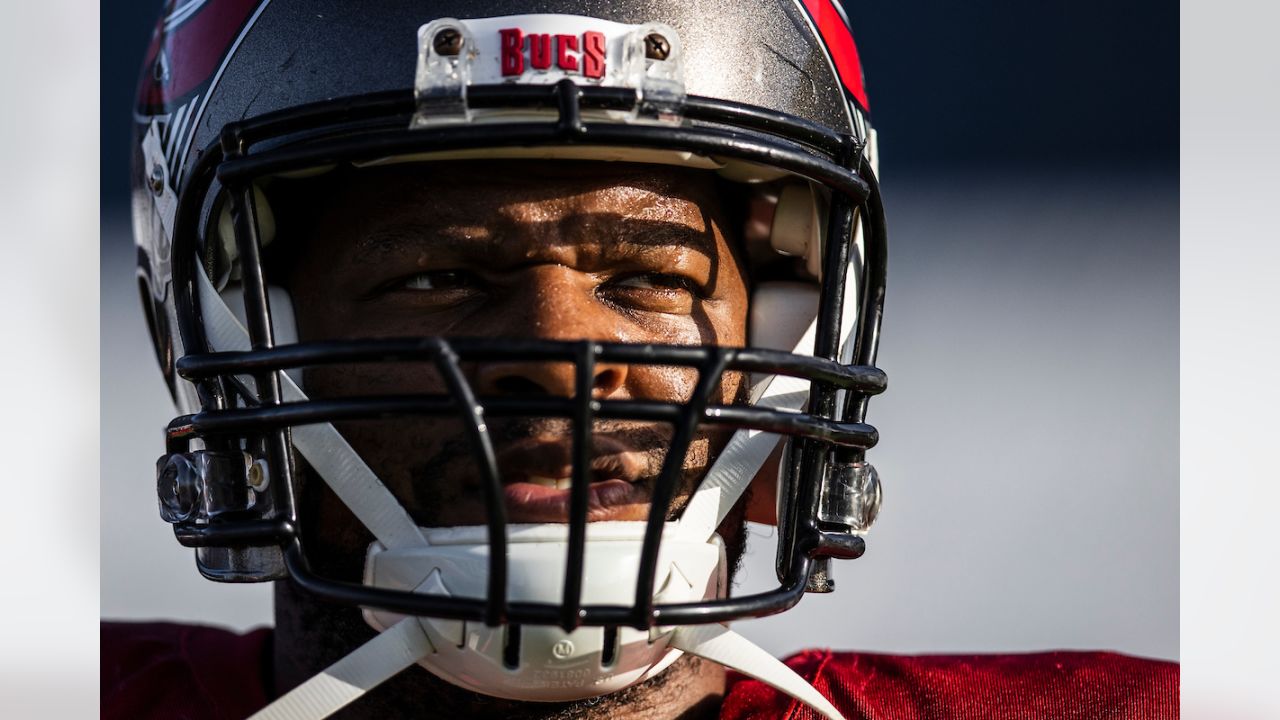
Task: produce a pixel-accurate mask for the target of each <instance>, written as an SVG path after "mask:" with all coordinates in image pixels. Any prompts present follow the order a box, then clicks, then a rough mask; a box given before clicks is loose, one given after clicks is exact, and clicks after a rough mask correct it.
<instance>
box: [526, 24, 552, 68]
mask: <svg viewBox="0 0 1280 720" xmlns="http://www.w3.org/2000/svg"><path fill="white" fill-rule="evenodd" d="M529 64H530V65H532V66H533V69H534V70H546V69H548V68H550V67H551V36H550V35H548V34H547V33H537V34H534V35H530V36H529Z"/></svg>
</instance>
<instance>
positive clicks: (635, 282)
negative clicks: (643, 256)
mask: <svg viewBox="0 0 1280 720" xmlns="http://www.w3.org/2000/svg"><path fill="white" fill-rule="evenodd" d="M612 284H613V285H615V286H616V287H627V288H637V289H640V290H683V291H685V292H687V293H691V294H694V295H697V294H698V293H699V291H700V290H701V288H699V287H698V284H697V283H696V282H694V281H693V280H691V279H689V278H687V277H684V276H681V275H669V274H667V273H641V274H638V275H628V276H626V277H623V278H619V279H617V280H614V281H613V283H612Z"/></svg>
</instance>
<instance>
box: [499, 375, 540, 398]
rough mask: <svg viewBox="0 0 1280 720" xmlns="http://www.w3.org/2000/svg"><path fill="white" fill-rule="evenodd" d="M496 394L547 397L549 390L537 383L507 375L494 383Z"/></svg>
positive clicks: (525, 378) (517, 376)
mask: <svg viewBox="0 0 1280 720" xmlns="http://www.w3.org/2000/svg"><path fill="white" fill-rule="evenodd" d="M492 387H493V390H494V392H496V393H499V394H502V395H546V394H547V389H546V388H544V387H542V386H541V385H539V384H538V383H537V382H536V381H534V380H532V379H530V378H527V377H521V376H519V375H506V376H503V377H500V378H498V379H496V380H494V381H493V383H492Z"/></svg>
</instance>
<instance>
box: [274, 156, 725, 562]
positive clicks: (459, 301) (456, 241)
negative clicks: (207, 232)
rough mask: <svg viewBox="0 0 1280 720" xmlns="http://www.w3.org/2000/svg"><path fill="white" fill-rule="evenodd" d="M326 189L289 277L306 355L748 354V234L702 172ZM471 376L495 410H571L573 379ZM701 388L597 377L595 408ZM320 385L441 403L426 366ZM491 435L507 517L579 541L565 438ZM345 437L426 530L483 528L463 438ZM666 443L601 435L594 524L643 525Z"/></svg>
mask: <svg viewBox="0 0 1280 720" xmlns="http://www.w3.org/2000/svg"><path fill="white" fill-rule="evenodd" d="M314 184H315V186H316V187H314V188H312V189H310V190H308V191H307V194H306V195H305V196H304V197H301V198H295V199H294V202H293V203H292V205H293V206H294V207H295V208H298V207H301V209H303V210H305V211H308V212H309V213H310V214H311V215H312V216H313V217H315V218H316V220H315V222H314V223H312V224H311V226H310V227H309V228H305V234H306V238H305V242H301V243H299V242H296V240H293V239H291V240H290V241H289V242H288V245H289V246H290V247H291V248H293V250H292V254H293V259H291V260H289V263H288V265H287V268H286V270H285V272H286V277H285V278H284V282H285V284H286V285H287V286H288V287H289V289H290V291H291V292H292V295H293V299H294V304H295V307H296V313H297V320H298V326H299V332H300V335H301V337H302V339H303V340H316V339H334V338H358V337H392V336H419V335H443V336H452V337H460V336H470V337H488V338H541V339H552V340H581V339H593V340H601V341H615V342H628V343H669V344H686V345H703V344H706V345H743V344H745V341H746V321H747V284H746V280H745V277H744V272H743V269H742V267H741V266H740V263H739V261H738V258H737V256H736V255H735V252H734V251H733V249H732V247H731V242H732V241H733V238H732V233H733V232H734V230H732V229H730V227H731V225H730V221H729V220H728V218H726V217H725V213H724V211H723V209H722V207H721V203H720V200H719V197H718V195H717V190H716V185H715V183H714V181H713V180H712V179H711V178H710V177H709V176H707V175H706V174H704V173H697V172H694V171H688V170H682V169H678V168H670V167H663V166H648V165H646V166H641V165H618V164H606V163H563V162H561V163H537V162H532V161H523V162H503V163H485V164H481V165H479V166H477V164H475V163H471V164H467V165H460V164H458V165H455V164H432V165H428V164H414V165H400V166H390V167H385V168H378V169H364V170H358V171H351V172H347V173H344V174H337V175H332V176H330V177H328V178H327V179H323V180H322V181H320V182H318V183H314ZM286 212H287V211H286ZM302 214H306V213H300V215H302ZM281 226H282V227H285V225H284V223H282V224H281ZM463 369H464V371H465V373H466V375H467V377H468V378H469V380H470V381H471V383H472V384H473V387H474V389H475V392H476V393H477V394H478V395H480V396H481V397H482V398H483V397H486V396H487V397H494V396H502V397H511V396H549V397H571V396H573V395H574V373H573V368H572V366H570V365H569V364H567V363H543V362H503V363H487V364H468V365H466V366H465V367H464V368H463ZM696 380H697V376H696V373H694V372H693V371H692V370H689V369H684V368H674V367H669V366H668V367H657V366H652V365H647V366H646V365H612V364H600V365H597V367H596V368H595V376H594V378H593V389H592V394H593V395H594V397H596V398H597V399H605V400H662V401H685V400H687V399H688V398H689V397H690V395H691V392H692V390H693V387H694V383H695V382H696ZM743 381H744V379H743V378H742V377H741V376H738V375H726V377H725V379H724V381H723V382H722V383H721V384H720V385H719V386H718V387H717V388H716V389H715V392H714V394H713V396H712V398H711V400H712V402H713V403H731V402H735V401H737V400H739V399H740V398H741V397H742V394H743V392H744V387H743V385H744V382H743ZM305 384H306V388H307V391H308V394H309V395H310V396H312V397H313V398H326V397H338V396H353V395H386V394H403V393H446V390H445V385H444V383H443V381H442V379H441V377H440V376H439V374H438V373H437V372H436V371H435V370H434V369H433V368H432V367H430V366H429V365H427V364H409V363H403V364H395V365H387V364H380V365H375V364H367V365H351V366H337V367H327V368H316V369H312V370H310V371H308V373H307V375H306V377H305ZM489 428H490V431H491V433H492V434H493V437H494V439H495V442H496V449H497V453H498V461H499V470H500V472H501V474H502V479H503V483H504V491H505V494H504V501H505V503H506V507H507V511H508V518H509V519H510V520H511V521H512V522H564V521H565V520H566V519H567V508H568V494H569V491H568V489H567V479H568V478H569V476H570V472H571V464H570V460H569V458H570V449H571V447H572V443H571V434H570V430H571V426H570V425H569V421H567V420H561V419H553V418H497V417H493V418H490V419H489ZM339 429H340V430H341V431H342V433H343V435H344V436H345V437H346V438H347V439H348V440H349V441H350V442H351V444H352V446H353V447H354V448H355V449H356V451H357V452H358V453H359V454H360V455H361V456H362V457H363V458H364V459H365V461H366V462H367V463H368V464H369V465H370V467H371V468H372V469H373V470H374V471H375V472H376V473H377V474H378V475H379V477H381V478H382V479H383V481H384V482H386V483H387V485H388V486H389V487H390V488H391V490H392V491H393V492H394V493H396V495H397V496H398V497H399V498H400V499H401V502H403V503H405V505H406V507H407V508H408V509H409V511H410V513H411V514H412V515H413V516H414V517H415V519H416V520H417V521H418V522H419V523H421V524H423V525H427V526H439V525H464V524H481V523H483V522H484V520H485V517H486V514H485V508H484V503H483V499H482V493H481V491H480V486H479V482H480V475H479V472H478V466H477V461H476V459H475V458H476V455H475V452H474V449H473V446H472V445H471V444H470V443H469V442H468V440H467V438H466V436H465V435H464V434H463V432H462V426H461V424H460V422H458V421H455V420H451V419H443V418H422V417H418V418H397V419H389V420H379V421H361V422H350V423H343V424H340V426H339ZM669 436H670V427H669V426H667V425H665V424H660V423H642V422H633V421H597V422H596V423H595V425H594V427H593V433H592V446H593V447H592V450H593V453H592V454H593V457H592V462H591V472H590V476H591V480H592V485H591V500H590V514H589V519H591V520H593V521H599V520H638V519H643V518H645V517H647V514H648V506H649V498H650V496H651V493H652V489H653V482H654V480H655V478H656V476H657V474H658V472H659V468H660V467H661V464H662V461H663V457H664V455H665V450H666V447H667V444H668V438H669ZM725 439H726V434H725V433H722V432H713V431H704V432H701V433H700V434H699V435H698V436H697V439H696V440H695V442H694V443H693V446H692V447H691V448H690V450H689V452H688V453H687V455H686V457H685V461H684V477H683V480H682V484H681V487H680V489H679V491H678V493H677V498H676V500H675V502H674V503H673V505H672V509H671V513H675V512H678V509H679V508H680V507H681V505H682V503H683V501H684V500H685V499H686V498H687V496H688V494H689V493H690V491H691V489H692V486H693V485H694V484H695V483H696V481H697V480H698V479H699V478H700V477H701V476H702V474H703V473H704V472H705V470H706V468H707V467H708V465H709V462H710V461H711V460H712V459H713V457H714V455H715V453H716V452H717V450H718V449H719V447H720V446H722V444H723V441H724V440H725ZM318 504H319V507H318V510H319V512H320V513H321V522H320V525H321V526H322V527H327V528H337V527H343V528H348V527H349V526H351V525H352V523H353V521H351V520H350V518H348V517H347V516H346V515H345V510H344V509H343V508H341V506H340V504H339V503H338V501H337V500H336V499H334V498H332V497H330V496H327V495H323V496H320V500H319V502H318ZM326 534H328V531H327V530H326ZM352 540H354V538H352Z"/></svg>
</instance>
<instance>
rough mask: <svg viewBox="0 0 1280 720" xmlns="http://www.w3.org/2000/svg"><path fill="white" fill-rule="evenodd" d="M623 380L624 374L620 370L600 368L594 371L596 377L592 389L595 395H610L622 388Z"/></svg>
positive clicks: (624, 378)
mask: <svg viewBox="0 0 1280 720" xmlns="http://www.w3.org/2000/svg"><path fill="white" fill-rule="evenodd" d="M625 380H626V373H625V372H623V371H622V370H621V369H620V368H617V367H610V368H601V369H599V370H597V371H596V376H595V378H594V379H593V382H592V389H594V390H595V391H596V393H597V394H603V395H610V394H612V393H613V392H614V391H616V390H617V389H618V388H620V387H622V383H623V382H624V381H625Z"/></svg>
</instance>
